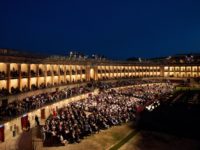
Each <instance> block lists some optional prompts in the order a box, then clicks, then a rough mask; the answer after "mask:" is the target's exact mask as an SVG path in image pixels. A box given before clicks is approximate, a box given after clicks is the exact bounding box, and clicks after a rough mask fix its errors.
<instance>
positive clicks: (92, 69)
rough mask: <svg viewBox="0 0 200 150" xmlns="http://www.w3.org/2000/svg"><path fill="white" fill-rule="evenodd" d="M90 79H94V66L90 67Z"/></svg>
mask: <svg viewBox="0 0 200 150" xmlns="http://www.w3.org/2000/svg"><path fill="white" fill-rule="evenodd" d="M90 80H94V68H91V69H90Z"/></svg>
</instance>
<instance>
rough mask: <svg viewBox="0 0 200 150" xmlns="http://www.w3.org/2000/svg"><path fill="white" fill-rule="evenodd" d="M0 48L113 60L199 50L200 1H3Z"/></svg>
mask: <svg viewBox="0 0 200 150" xmlns="http://www.w3.org/2000/svg"><path fill="white" fill-rule="evenodd" d="M0 48H11V49H19V50H23V51H30V52H35V53H44V54H58V55H60V54H62V55H66V54H68V52H69V51H70V50H76V51H79V52H82V53H85V54H93V53H96V54H104V55H105V56H107V57H109V58H112V59H125V58H128V57H133V56H135V57H157V56H168V55H172V54H180V53H191V52H192V53H195V52H199V53H200V0H121V1H118V0H105V1H104V0H91V1H87V0H79V1H77V0H32V1H31V0H23V1H22V0H12V1H11V0H0Z"/></svg>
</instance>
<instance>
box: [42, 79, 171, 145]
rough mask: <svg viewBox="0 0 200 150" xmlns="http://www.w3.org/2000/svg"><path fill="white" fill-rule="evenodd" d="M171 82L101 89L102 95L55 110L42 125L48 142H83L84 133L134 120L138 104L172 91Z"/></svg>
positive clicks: (100, 93) (156, 98) (141, 104)
mask: <svg viewBox="0 0 200 150" xmlns="http://www.w3.org/2000/svg"><path fill="white" fill-rule="evenodd" d="M172 91H173V86H172V85H171V84H168V83H166V84H145V85H143V86H134V87H127V88H123V89H118V90H114V89H109V90H101V91H100V92H99V94H98V95H96V96H93V95H90V96H89V97H88V98H87V99H85V100H81V101H78V102H73V103H70V104H68V105H67V106H66V107H64V108H61V109H60V110H57V112H56V111H53V112H52V115H51V116H50V117H49V118H48V119H47V120H46V123H45V125H44V126H43V127H42V133H43V136H44V143H50V144H51V145H54V144H59V143H61V144H63V145H64V144H65V143H79V142H80V141H81V139H83V138H84V137H86V136H88V135H91V134H94V133H98V132H100V130H102V129H107V128H109V127H112V126H115V125H121V124H122V123H126V122H128V121H131V120H134V119H135V116H136V112H137V108H138V107H142V106H143V107H144V106H145V105H146V104H147V103H148V102H150V101H157V100H159V98H161V97H162V96H163V94H166V93H171V92H172Z"/></svg>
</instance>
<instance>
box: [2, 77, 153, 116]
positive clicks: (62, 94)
mask: <svg viewBox="0 0 200 150" xmlns="http://www.w3.org/2000/svg"><path fill="white" fill-rule="evenodd" d="M151 82H153V83H154V82H156V81H141V80H124V81H123V80H122V81H117V82H106V83H105V82H90V83H88V84H86V86H80V87H74V88H71V89H70V88H66V89H63V90H57V91H55V92H46V93H43V94H39V95H33V96H31V97H27V98H24V99H23V100H15V101H14V102H11V103H9V104H8V105H7V106H0V116H1V117H0V120H4V119H10V118H14V117H17V116H19V115H22V114H24V113H27V112H29V111H31V110H34V109H38V108H40V107H42V106H44V105H47V104H50V103H54V102H56V101H59V100H62V99H66V98H69V97H71V96H74V95H78V94H83V93H86V92H90V91H92V90H93V89H95V88H98V89H99V90H100V91H101V90H106V89H110V88H114V87H120V86H126V85H132V84H135V85H137V84H142V83H151ZM26 89H27V88H26V87H25V88H24V90H26ZM12 91H13V92H14V91H16V89H12ZM2 92H6V90H3V91H2Z"/></svg>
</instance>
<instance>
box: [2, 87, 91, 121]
mask: <svg viewBox="0 0 200 150" xmlns="http://www.w3.org/2000/svg"><path fill="white" fill-rule="evenodd" d="M91 90H92V89H91V88H89V87H88V86H81V87H74V88H66V89H63V90H58V91H55V92H49V93H43V94H39V95H33V96H31V97H27V98H25V99H23V100H20V101H19V100H16V101H14V102H12V103H9V104H8V105H7V106H4V107H2V106H1V107H0V116H2V117H4V118H13V117H17V116H19V115H22V114H24V113H26V112H29V111H31V110H34V109H37V108H40V107H42V106H44V105H47V104H50V103H53V102H56V101H59V100H62V99H66V98H69V97H71V96H74V95H78V94H83V93H86V92H89V91H91ZM1 119H3V118H1Z"/></svg>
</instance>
